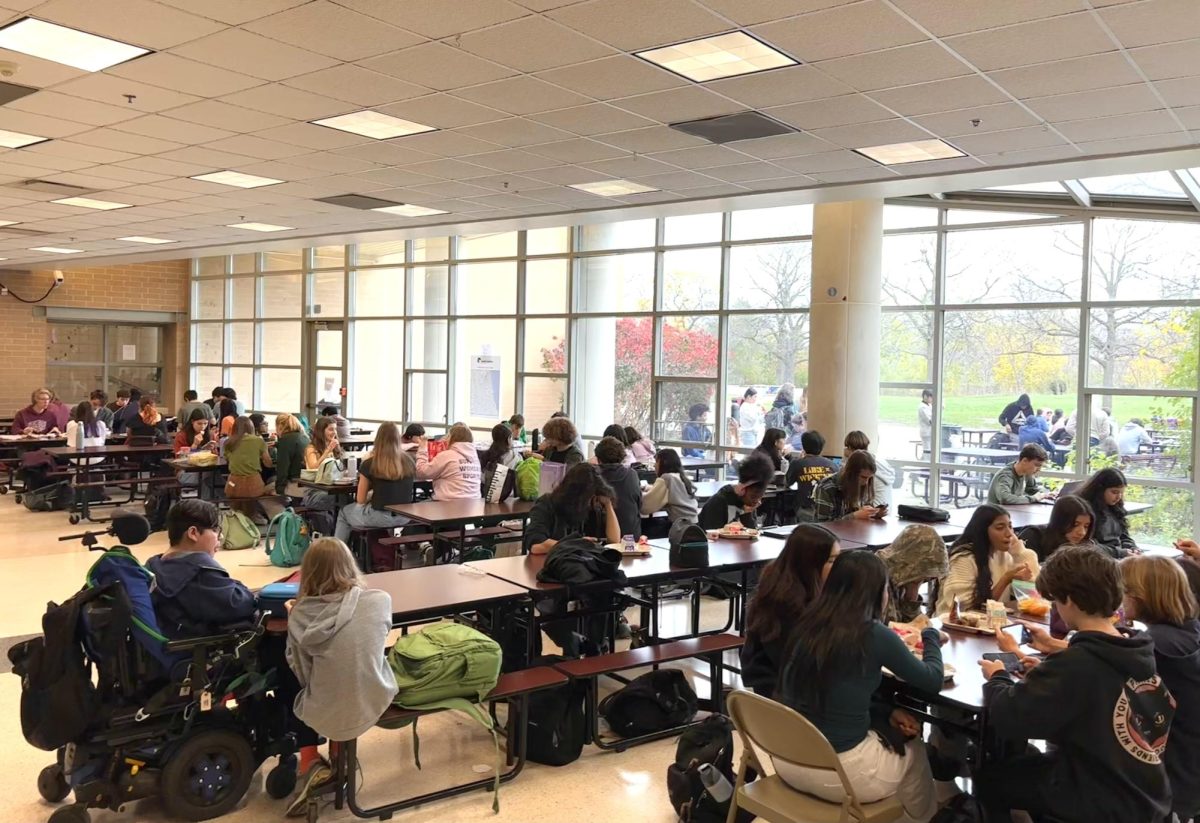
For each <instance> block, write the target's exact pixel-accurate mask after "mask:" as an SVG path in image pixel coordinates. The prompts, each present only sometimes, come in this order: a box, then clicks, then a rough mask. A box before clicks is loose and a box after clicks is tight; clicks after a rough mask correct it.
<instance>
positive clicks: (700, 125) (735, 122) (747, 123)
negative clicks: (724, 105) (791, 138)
mask: <svg viewBox="0 0 1200 823" xmlns="http://www.w3.org/2000/svg"><path fill="white" fill-rule="evenodd" d="M671 128H673V129H676V130H677V131H681V132H683V133H684V134H690V135H693V136H695V137H702V138H704V139H705V140H707V141H708V142H710V143H734V142H737V141H738V140H756V139H758V138H759V137H774V136H775V135H777V134H791V133H793V132H796V131H799V129H794V128H792V127H791V126H789V125H787V124H786V123H780V122H779V121H778V120H775V119H774V118H771V117H767V116H766V115H765V114H761V113H759V112H756V111H743V112H739V113H738V114H726V115H724V116H722V117H709V118H707V119H704V120H688V121H687V122H684V123H672V124H671Z"/></svg>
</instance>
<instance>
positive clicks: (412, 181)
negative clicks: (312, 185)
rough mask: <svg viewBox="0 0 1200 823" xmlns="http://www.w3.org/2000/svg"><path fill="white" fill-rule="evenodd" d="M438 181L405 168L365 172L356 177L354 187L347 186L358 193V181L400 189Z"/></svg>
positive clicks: (354, 177)
mask: <svg viewBox="0 0 1200 823" xmlns="http://www.w3.org/2000/svg"><path fill="white" fill-rule="evenodd" d="M437 179H438V178H436V177H432V176H430V175H428V174H418V173H417V172H415V171H408V170H407V169H403V168H400V169H375V170H374V171H364V172H363V173H362V174H356V175H354V176H353V180H354V181H355V183H354V184H353V185H351V184H349V183H348V184H347V186H348V188H349V189H354V190H355V191H357V190H358V189H356V188H355V186H356V185H359V182H358V181H362V180H366V181H367V182H369V183H375V184H377V185H381V186H397V187H399V186H419V185H421V184H423V183H434V182H437Z"/></svg>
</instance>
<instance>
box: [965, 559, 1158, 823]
mask: <svg viewBox="0 0 1200 823" xmlns="http://www.w3.org/2000/svg"><path fill="white" fill-rule="evenodd" d="M1038 590H1039V591H1040V592H1042V593H1043V594H1044V595H1045V596H1046V597H1047V598H1049V599H1051V600H1053V601H1054V602H1055V603H1056V605H1057V607H1058V613H1059V615H1060V616H1062V618H1063V620H1065V621H1066V623H1067V625H1068V627H1070V628H1071V629H1072V630H1074V631H1075V635H1074V636H1073V637H1072V638H1071V641H1070V644H1069V646H1068V647H1067V648H1066V649H1065V650H1064V651H1062V652H1059V653H1058V654H1055V655H1053V656H1051V657H1048V658H1046V660H1045V661H1043V662H1041V663H1040V664H1038V665H1036V666H1035V667H1034V668H1033V669H1031V670H1030V671H1029V673H1028V675H1027V676H1026V678H1025V679H1024V680H1023V681H1022V682H1019V683H1015V682H1014V681H1013V679H1012V677H1011V676H1010V675H1009V674H1008V673H1007V672H1006V671H1005V667H1004V664H1003V663H1001V662H998V661H990V660H981V661H979V666H980V668H981V669H982V670H983V674H984V677H986V678H987V682H986V683H985V684H984V701H985V704H986V706H987V721H988V724H989V725H990V726H991V727H992V729H993V730H994V731H995V733H996V734H997V735H999V736H1000V737H1002V738H1006V739H1020V738H1033V739H1039V740H1045V741H1047V742H1049V743H1053V744H1054V747H1053V749H1052V750H1051V751H1050V752H1047V753H1045V754H1043V753H1041V752H1037V753H1034V754H1025V755H1021V756H1019V757H1016V758H1013V759H1011V760H1009V761H1007V762H1003V763H998V764H996V765H995V766H992V767H990V768H985V769H984V770H983V772H982V773H981V774H980V776H979V780H978V786H977V792H978V798H979V801H980V803H981V804H982V805H983V807H984V808H985V809H986V810H987V813H988V814H987V819H988V821H989V823H1008V821H1011V819H1012V818H1011V815H1010V812H1011V810H1012V809H1023V810H1025V811H1026V812H1028V813H1029V814H1030V816H1031V817H1033V818H1034V819H1035V820H1037V819H1040V816H1047V817H1052V818H1053V819H1054V820H1056V821H1061V823H1154V821H1160V820H1163V819H1164V817H1166V816H1167V815H1168V813H1169V812H1170V809H1171V790H1170V787H1169V785H1168V782H1167V773H1166V769H1165V768H1164V766H1163V752H1164V750H1165V749H1166V746H1167V732H1168V730H1169V728H1170V724H1171V720H1172V718H1173V717H1174V715H1175V700H1174V698H1173V697H1172V696H1171V694H1170V692H1169V691H1167V688H1166V686H1165V685H1163V682H1162V680H1161V679H1160V678H1159V677H1158V675H1157V674H1156V672H1155V667H1154V641H1153V640H1151V638H1150V637H1149V636H1148V635H1146V634H1144V633H1143V634H1138V635H1134V636H1133V637H1125V636H1123V635H1122V634H1121V633H1120V632H1118V631H1117V629H1116V628H1115V627H1114V625H1113V623H1112V615H1113V613H1114V612H1116V610H1117V608H1118V607H1119V606H1120V605H1121V600H1122V594H1123V593H1122V588H1121V577H1120V572H1119V571H1118V568H1117V563H1116V561H1114V560H1113V559H1112V558H1110V557H1108V556H1106V555H1104V554H1102V553H1101V552H1098V551H1096V550H1095V549H1092V548H1089V547H1085V546H1064V547H1062V548H1060V549H1059V550H1058V551H1056V552H1055V553H1054V554H1052V555H1050V558H1049V559H1048V560H1047V561H1046V564H1045V565H1044V566H1042V568H1041V572H1040V574H1039V575H1038Z"/></svg>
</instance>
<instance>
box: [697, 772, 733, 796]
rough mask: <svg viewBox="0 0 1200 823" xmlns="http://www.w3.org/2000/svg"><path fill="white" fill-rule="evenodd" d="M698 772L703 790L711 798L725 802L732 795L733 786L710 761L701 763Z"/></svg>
mask: <svg viewBox="0 0 1200 823" xmlns="http://www.w3.org/2000/svg"><path fill="white" fill-rule="evenodd" d="M699 772H700V782H701V783H703V784H704V789H705V791H707V792H708V794H709V796H710V797H711V798H712V799H713V800H715V801H717V802H718V803H725V802H727V801H728V800H729V798H731V797H733V786H732V785H731V784H730V782H729V780H728V779H727V778H726V777H725V775H723V774H721V770H720V769H718V768H717V767H716V766H714V765H713V764H712V763H701V764H700V768H699Z"/></svg>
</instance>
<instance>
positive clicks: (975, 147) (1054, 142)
mask: <svg viewBox="0 0 1200 823" xmlns="http://www.w3.org/2000/svg"><path fill="white" fill-rule="evenodd" d="M1062 144H1063V141H1062V139H1060V138H1059V137H1058V136H1057V135H1056V134H1054V132H1052V131H1050V130H1049V129H1043V128H1041V127H1038V126H1034V127H1029V128H1023V129H1010V130H1008V131H994V132H988V133H987V134H965V135H963V136H962V137H956V138H955V139H954V145H955V146H957V147H958V148H959V149H960V150H962V151H965V152H966V153H967V154H974V155H981V154H997V153H999V152H1009V151H1019V150H1021V149H1040V148H1045V147H1047V146H1061V145H1062Z"/></svg>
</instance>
